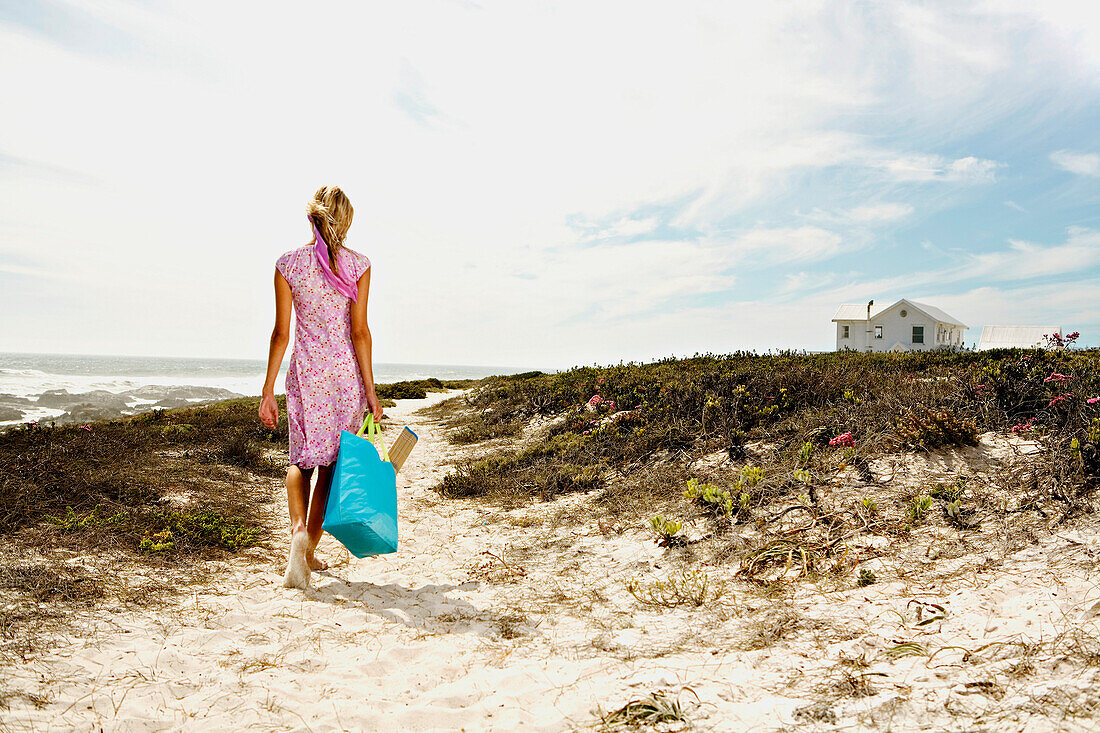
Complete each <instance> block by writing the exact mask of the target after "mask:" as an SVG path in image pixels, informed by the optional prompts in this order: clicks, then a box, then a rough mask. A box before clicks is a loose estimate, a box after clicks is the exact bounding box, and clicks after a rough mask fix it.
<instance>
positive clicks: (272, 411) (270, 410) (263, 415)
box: [260, 393, 279, 430]
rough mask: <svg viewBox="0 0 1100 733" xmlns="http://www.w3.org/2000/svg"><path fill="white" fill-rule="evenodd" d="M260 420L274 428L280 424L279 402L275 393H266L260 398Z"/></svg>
mask: <svg viewBox="0 0 1100 733" xmlns="http://www.w3.org/2000/svg"><path fill="white" fill-rule="evenodd" d="M260 422H262V423H263V424H264V425H266V426H267V427H268V428H270V429H272V430H274V429H275V426H276V425H278V424H279V403H278V402H277V401H276V400H275V395H274V394H273V393H268V394H265V395H264V396H263V397H262V398H261V399H260Z"/></svg>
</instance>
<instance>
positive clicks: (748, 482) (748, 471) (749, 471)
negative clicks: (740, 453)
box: [740, 466, 764, 487]
mask: <svg viewBox="0 0 1100 733" xmlns="http://www.w3.org/2000/svg"><path fill="white" fill-rule="evenodd" d="M763 478H764V469H762V468H760V467H759V466H744V467H743V468H742V469H741V480H740V483H741V485H743V486H749V487H752V486H756V485H757V484H758V483H760V481H761V480H762V479H763Z"/></svg>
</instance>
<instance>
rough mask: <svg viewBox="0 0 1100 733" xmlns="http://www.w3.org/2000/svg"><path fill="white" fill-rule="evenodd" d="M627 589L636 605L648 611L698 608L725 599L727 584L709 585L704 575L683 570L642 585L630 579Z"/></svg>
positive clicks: (707, 576)
mask: <svg viewBox="0 0 1100 733" xmlns="http://www.w3.org/2000/svg"><path fill="white" fill-rule="evenodd" d="M626 589H627V590H628V591H629V592H630V595H632V596H634V598H635V599H636V600H637V601H638V602H639V603H641V604H642V605H643V606H649V607H651V608H674V607H676V606H695V607H699V606H703V605H706V604H707V603H710V602H712V601H717V600H718V599H719V598H721V597H722V596H723V595H725V593H726V583H725V581H719V582H718V583H712V582H711V579H710V576H709V575H707V574H706V573H704V572H701V571H696V570H686V569H685V570H681V571H680V572H679V573H671V574H669V576H668V578H667V579H665V580H660V579H654V580H652V581H649V582H644V581H641V580H639V579H638V578H631V580H630V582H629V583H627V584H626Z"/></svg>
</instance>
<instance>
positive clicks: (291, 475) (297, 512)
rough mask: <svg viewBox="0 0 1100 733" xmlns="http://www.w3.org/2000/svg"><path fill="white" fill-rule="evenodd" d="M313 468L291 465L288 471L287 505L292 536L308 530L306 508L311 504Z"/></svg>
mask: <svg viewBox="0 0 1100 733" xmlns="http://www.w3.org/2000/svg"><path fill="white" fill-rule="evenodd" d="M311 478H313V469H312V468H298V467H297V466H294V465H291V467H290V468H288V469H287V471H286V505H287V508H288V509H289V510H290V534H291V536H293V535H294V533H295V532H297V531H298V530H301V529H305V528H306V506H307V505H308V504H309V480H310V479H311Z"/></svg>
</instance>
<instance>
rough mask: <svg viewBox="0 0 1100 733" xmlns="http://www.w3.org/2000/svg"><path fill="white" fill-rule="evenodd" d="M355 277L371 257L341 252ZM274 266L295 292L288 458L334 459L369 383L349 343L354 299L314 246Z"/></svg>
mask: <svg viewBox="0 0 1100 733" xmlns="http://www.w3.org/2000/svg"><path fill="white" fill-rule="evenodd" d="M337 263H338V264H339V268H340V274H341V275H343V276H344V277H345V278H347V279H350V280H351V281H353V282H354V281H358V280H359V278H360V277H361V276H362V275H363V273H365V272H366V271H367V268H368V267H370V260H369V259H367V258H366V257H364V256H363V255H361V254H359V253H358V252H354V251H352V250H350V249H346V248H342V249H341V250H340V252H339V253H338V255H337ZM275 267H276V268H277V269H278V270H279V272H281V273H282V275H283V277H285V278H286V281H287V282H288V283H290V291H291V293H292V294H293V296H294V313H295V326H294V351H293V353H292V354H291V357H290V368H289V370H288V371H287V373H286V413H287V422H288V423H289V426H290V462H291V463H293V464H295V465H297V466H299V467H301V468H315V467H316V466H324V465H327V464H329V463H332V462H333V461H335V460H336V452H337V449H338V448H339V446H340V431H341V430H352V431H356V430H358V429H359V426H360V425H362V422H363V415H364V411H365V409H366V406H367V393H366V388H365V387H364V386H363V376H362V374H360V372H359V363H358V362H357V361H356V359H355V350H354V348H353V347H352V343H351V301H350V300H348V298H347V297H345V296H344V295H343V294H341V293H340V292H339V291H337V290H336V288H335V287H333V286H332V285H330V284H329V283H328V282H327V281H326V280H325V279H324V277H323V275H322V271H321V266H320V265H319V264H318V262H317V259H316V257H315V256H314V254H313V245H312V244H309V245H306V246H305V247H299V248H298V249H294V250H291V251H290V252H287V253H286V254H284V255H283V256H282V257H280V258H279V259H278V260H277V261H276V262H275Z"/></svg>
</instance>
